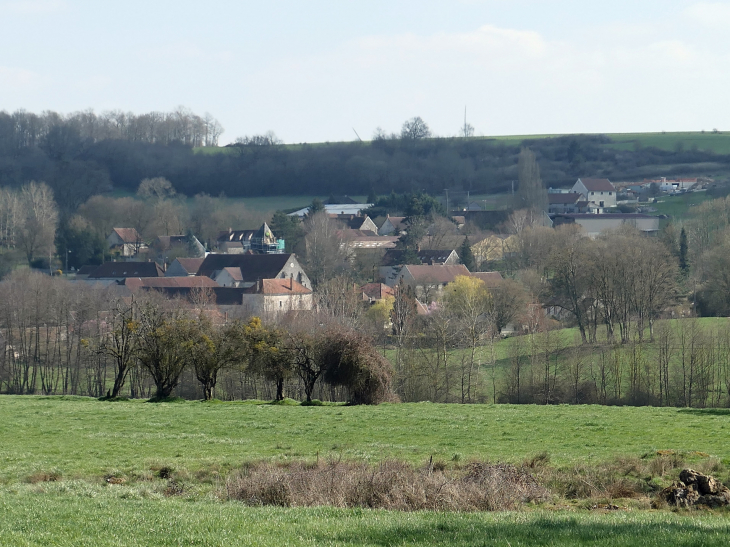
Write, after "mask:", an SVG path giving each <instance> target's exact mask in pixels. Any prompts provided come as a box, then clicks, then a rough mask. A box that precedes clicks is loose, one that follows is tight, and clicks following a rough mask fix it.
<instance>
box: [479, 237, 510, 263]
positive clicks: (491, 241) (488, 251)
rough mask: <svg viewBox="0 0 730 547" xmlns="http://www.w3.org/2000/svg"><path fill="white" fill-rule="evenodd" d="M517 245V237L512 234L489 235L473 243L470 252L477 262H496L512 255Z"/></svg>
mask: <svg viewBox="0 0 730 547" xmlns="http://www.w3.org/2000/svg"><path fill="white" fill-rule="evenodd" d="M517 247H518V240H517V237H515V236H514V235H510V236H500V235H496V234H493V235H490V236H487V237H485V238H484V239H482V240H481V241H478V242H476V243H474V245H472V246H471V253H472V254H473V255H474V260H475V261H476V263H477V264H483V263H484V262H497V261H499V260H502V259H504V258H507V257H509V256H512V255H514V253H515V252H516V250H517Z"/></svg>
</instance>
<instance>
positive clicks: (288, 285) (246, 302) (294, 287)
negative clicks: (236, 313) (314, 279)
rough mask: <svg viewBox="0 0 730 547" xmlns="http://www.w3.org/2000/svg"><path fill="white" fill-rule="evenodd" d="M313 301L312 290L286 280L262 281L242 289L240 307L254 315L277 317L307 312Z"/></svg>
mask: <svg viewBox="0 0 730 547" xmlns="http://www.w3.org/2000/svg"><path fill="white" fill-rule="evenodd" d="M313 304H314V299H313V295H312V289H309V288H307V287H305V286H304V285H302V284H301V283H299V282H297V281H295V280H294V279H293V278H292V277H289V278H288V279H262V280H261V281H260V282H256V284H255V285H252V286H250V287H248V288H247V289H244V291H243V295H242V302H241V305H243V306H246V307H248V308H249V309H248V311H249V313H251V314H254V315H268V316H272V315H273V316H278V315H282V314H285V313H287V312H291V311H309V310H311V309H312V306H313Z"/></svg>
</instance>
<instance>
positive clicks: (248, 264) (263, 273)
mask: <svg viewBox="0 0 730 547" xmlns="http://www.w3.org/2000/svg"><path fill="white" fill-rule="evenodd" d="M226 268H231V269H228V270H226V271H225V272H224V271H223V270H225V269H226ZM234 272H235V273H234ZM197 275H205V276H208V277H210V278H211V279H214V280H216V281H218V280H219V279H220V280H221V281H223V280H226V282H228V279H230V280H231V283H233V284H234V286H235V287H239V288H248V287H251V286H253V285H255V284H256V282H257V281H261V280H262V279H290V278H292V279H294V280H295V281H297V282H298V283H299V284H301V285H302V286H304V287H306V288H308V289H311V288H312V282H311V281H310V280H309V277H308V276H307V274H306V272H305V271H304V270H303V269H302V267H301V265H300V264H299V261H298V260H297V258H296V256H295V255H294V254H283V253H276V254H223V253H211V254H209V255H208V256H206V257H205V260H203V263H202V264H201V265H200V269H199V270H198V273H197ZM227 286H228V285H227Z"/></svg>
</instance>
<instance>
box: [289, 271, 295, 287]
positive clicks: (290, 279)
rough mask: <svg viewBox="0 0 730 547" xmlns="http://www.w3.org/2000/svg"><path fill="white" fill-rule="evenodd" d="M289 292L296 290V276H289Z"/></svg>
mask: <svg viewBox="0 0 730 547" xmlns="http://www.w3.org/2000/svg"><path fill="white" fill-rule="evenodd" d="M289 290H290V291H293V290H294V274H289Z"/></svg>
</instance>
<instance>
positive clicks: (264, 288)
mask: <svg viewBox="0 0 730 547" xmlns="http://www.w3.org/2000/svg"><path fill="white" fill-rule="evenodd" d="M245 292H247V293H255V294H268V295H271V296H274V295H287V294H311V293H312V291H311V289H308V288H307V287H305V286H304V285H302V284H301V283H299V282H298V281H295V280H294V279H291V278H289V279H262V280H261V284H260V285H258V286H257V285H253V286H252V287H249V288H247V289H245Z"/></svg>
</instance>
